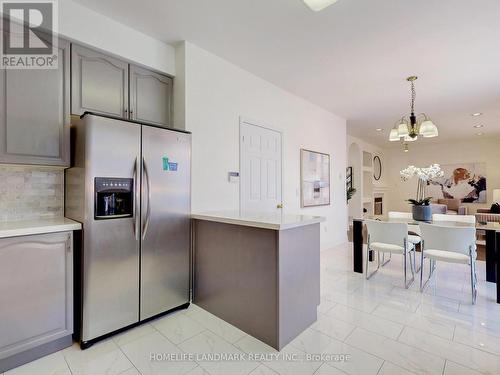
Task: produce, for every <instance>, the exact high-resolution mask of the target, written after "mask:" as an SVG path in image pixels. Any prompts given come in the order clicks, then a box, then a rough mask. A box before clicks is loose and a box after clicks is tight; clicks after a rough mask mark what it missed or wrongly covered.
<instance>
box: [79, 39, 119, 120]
mask: <svg viewBox="0 0 500 375" xmlns="http://www.w3.org/2000/svg"><path fill="white" fill-rule="evenodd" d="M71 50H72V52H71V84H72V89H71V113H72V114H73V115H82V114H83V113H84V112H85V111H90V112H95V113H101V114H104V115H111V116H116V117H121V118H128V63H126V62H124V61H121V60H118V59H115V58H113V57H110V56H107V55H105V54H102V53H99V52H96V51H92V50H90V49H87V48H83V47H80V46H77V45H75V44H73V45H72V46H71Z"/></svg>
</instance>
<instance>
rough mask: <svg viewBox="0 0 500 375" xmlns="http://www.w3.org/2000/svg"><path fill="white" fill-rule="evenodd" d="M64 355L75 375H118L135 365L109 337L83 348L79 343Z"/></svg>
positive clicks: (66, 350)
mask: <svg viewBox="0 0 500 375" xmlns="http://www.w3.org/2000/svg"><path fill="white" fill-rule="evenodd" d="M63 355H64V357H65V358H66V362H67V363H68V365H69V368H70V370H71V373H72V374H73V375H101V374H102V375H118V374H120V373H122V372H124V371H125V370H128V369H130V368H132V367H133V365H132V363H131V362H130V361H129V360H128V359H127V357H126V356H125V355H124V354H123V352H122V351H121V350H120V349H119V347H118V346H117V345H116V344H115V343H114V341H113V340H111V339H108V340H106V341H103V342H99V343H96V344H94V345H93V346H91V347H90V348H88V349H86V350H81V349H80V346H79V345H78V344H74V345H73V346H72V347H70V348H67V349H64V350H63Z"/></svg>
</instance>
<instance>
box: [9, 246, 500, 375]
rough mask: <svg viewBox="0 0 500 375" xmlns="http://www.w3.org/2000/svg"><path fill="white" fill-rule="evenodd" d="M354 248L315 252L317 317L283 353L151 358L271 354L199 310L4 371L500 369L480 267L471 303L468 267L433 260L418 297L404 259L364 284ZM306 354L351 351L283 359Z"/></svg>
mask: <svg viewBox="0 0 500 375" xmlns="http://www.w3.org/2000/svg"><path fill="white" fill-rule="evenodd" d="M350 254H351V247H350V246H347V245H346V246H341V247H338V248H335V249H331V250H327V251H324V252H322V254H321V301H322V302H321V305H320V306H319V315H318V321H317V322H316V323H315V324H313V325H312V326H311V327H310V328H309V329H307V330H306V331H305V332H304V333H303V334H302V335H300V336H299V337H298V338H297V339H295V340H294V341H293V342H292V343H290V344H289V345H288V346H287V347H286V348H285V349H284V350H283V351H282V352H281V353H280V354H281V355H282V356H281V357H280V358H276V359H274V360H270V359H268V358H259V359H261V362H258V361H249V360H247V361H234V362H228V361H210V360H209V359H206V358H202V359H199V358H197V359H198V361H189V360H184V358H183V359H182V360H179V361H176V362H173V361H151V360H150V354H151V353H172V354H173V353H178V354H182V353H193V354H209V353H213V354H217V353H226V354H241V353H254V354H255V353H257V354H266V353H268V354H269V353H275V354H276V353H277V352H276V351H275V350H273V349H272V348H270V347H268V346H267V345H265V344H263V343H262V342H260V341H258V340H256V339H254V338H253V337H251V336H249V335H247V334H245V333H244V332H242V331H240V330H239V329H237V328H235V327H233V326H231V325H229V324H227V323H225V322H224V321H222V320H220V319H218V318H217V317H215V316H213V315H211V314H209V313H207V312H205V311H204V310H202V309H200V308H199V307H197V306H191V307H190V308H189V309H188V310H185V311H181V312H176V313H174V314H172V315H169V316H166V317H163V318H162V319H158V320H156V321H153V322H151V323H150V324H146V325H143V326H141V327H138V328H135V329H133V330H131V331H128V332H126V333H124V334H121V335H119V336H116V337H114V338H112V339H109V340H107V341H105V342H102V343H99V344H96V345H94V346H93V347H91V348H90V349H88V350H86V351H81V350H80V349H79V347H78V346H77V345H76V344H75V345H74V346H73V347H71V348H68V349H66V350H63V351H61V352H58V353H55V354H53V355H50V356H48V357H45V358H42V359H40V360H38V361H35V362H32V363H30V364H28V365H25V366H22V367H19V368H17V369H14V370H11V371H8V372H7V373H6V374H5V375H23V374H26V375H48V374H53V375H66V374H73V375H100V374H107V375H115V374H121V375H137V374H143V375H150V374H157V375H164V374H189V375H207V374H211V375H217V374H228V375H238V374H251V375H276V374H281V375H293V374H300V375H302V374H303V375H308V374H317V375H332V374H333V375H337V374H345V373H347V374H362V375H370V374H378V375H389V374H398V375H399V374H401V375H402V374H445V375H451V374H479V373H483V374H500V305H497V304H496V303H495V301H494V296H495V295H494V293H495V289H494V287H495V286H494V284H490V283H486V282H485V273H484V267H485V265H484V263H483V262H479V264H478V276H479V295H478V301H477V305H476V306H471V304H470V286H469V285H470V284H469V276H468V275H469V274H468V268H466V267H464V266H461V265H447V264H441V263H439V264H438V269H437V274H436V279H435V282H432V283H431V284H430V286H429V288H428V289H427V291H426V292H425V293H424V294H421V293H420V292H419V291H418V287H417V284H418V283H417V282H415V284H414V285H413V286H412V287H411V288H410V289H409V290H405V289H404V288H403V280H402V260H401V258H400V257H399V258H398V257H396V256H394V257H393V260H392V262H391V263H389V264H388V265H387V266H386V267H385V268H384V269H382V271H380V272H379V273H378V274H377V275H375V276H374V277H373V278H372V279H371V280H369V281H366V280H365V279H364V277H363V276H362V275H359V274H354V273H353V272H351V264H352V262H351V256H350ZM306 353H309V354H321V353H326V354H348V355H349V356H350V357H349V360H347V361H335V360H332V361H329V362H324V361H323V360H325V359H327V358H326V357H324V356H323V357H321V356H319V358H318V357H314V358H312V359H311V360H309V361H290V360H288V361H287V360H285V359H284V358H283V356H284V355H285V354H286V355H289V356H292V355H295V357H294V358H300V357H302V356H305V355H306Z"/></svg>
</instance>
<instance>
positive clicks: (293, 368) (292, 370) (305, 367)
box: [264, 345, 322, 375]
mask: <svg viewBox="0 0 500 375" xmlns="http://www.w3.org/2000/svg"><path fill="white" fill-rule="evenodd" d="M306 357H307V355H306V353H305V352H303V351H301V350H299V349H297V348H295V347H293V346H291V345H288V346H287V347H286V348H285V349H283V350H282V351H281V352H280V356H279V358H278V359H277V360H272V361H264V364H265V365H266V366H267V367H269V368H271V369H272V370H274V371H275V372H277V373H278V374H280V375H312V374H314V373H315V372H316V370H317V369H318V368H319V367H320V366H321V365H322V362H321V361H309V360H307V358H306Z"/></svg>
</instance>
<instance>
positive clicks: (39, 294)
mask: <svg viewBox="0 0 500 375" xmlns="http://www.w3.org/2000/svg"><path fill="white" fill-rule="evenodd" d="M0 306H1V308H0V322H1V324H0V371H2V362H3V361H4V360H5V359H6V358H9V357H12V356H15V355H17V354H18V353H21V352H25V351H27V350H32V349H34V348H37V347H39V346H40V345H43V344H46V343H51V342H53V341H55V340H57V339H61V338H63V337H68V336H69V337H71V334H72V333H73V234H72V232H60V233H51V234H40V235H33V236H20V237H12V238H1V239H0ZM69 342H71V340H70V341H69ZM4 365H8V364H7V363H5V362H4Z"/></svg>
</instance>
